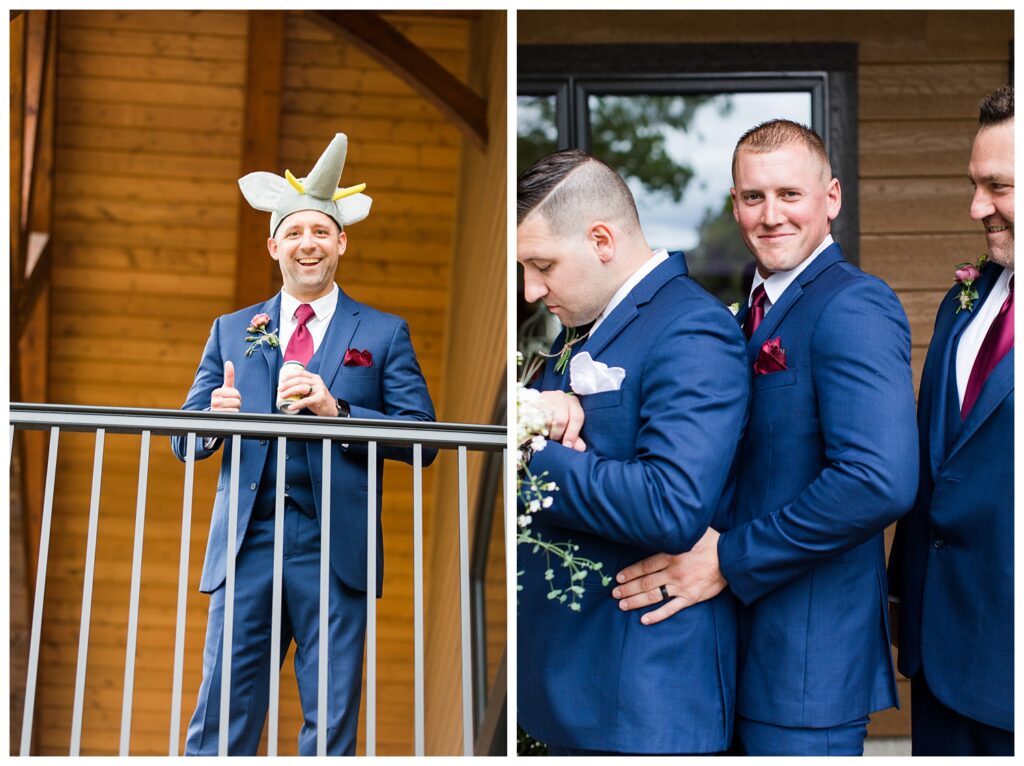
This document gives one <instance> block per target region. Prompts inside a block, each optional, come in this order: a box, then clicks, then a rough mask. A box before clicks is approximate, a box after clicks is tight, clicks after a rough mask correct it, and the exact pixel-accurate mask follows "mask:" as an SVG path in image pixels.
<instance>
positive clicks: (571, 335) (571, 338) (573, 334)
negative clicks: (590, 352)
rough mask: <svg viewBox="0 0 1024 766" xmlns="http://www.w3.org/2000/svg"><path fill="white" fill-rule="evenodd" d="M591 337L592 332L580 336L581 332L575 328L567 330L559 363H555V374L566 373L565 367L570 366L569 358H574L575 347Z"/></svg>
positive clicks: (559, 355) (588, 331)
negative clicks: (573, 350)
mask: <svg viewBox="0 0 1024 766" xmlns="http://www.w3.org/2000/svg"><path fill="white" fill-rule="evenodd" d="M589 336H590V330H587V331H586V332H585V333H583V334H582V335H580V333H579V330H577V329H576V328H575V327H566V328H565V342H564V343H563V344H562V350H561V351H560V352H559V353H558V361H556V362H555V372H557V373H558V374H559V375H561V374H562V373H564V372H565V367H566V365H568V364H569V357H570V356H572V349H573V346H577V345H579V344H580V343H582V342H583V341H585V340H586V339H587V338H588V337H589Z"/></svg>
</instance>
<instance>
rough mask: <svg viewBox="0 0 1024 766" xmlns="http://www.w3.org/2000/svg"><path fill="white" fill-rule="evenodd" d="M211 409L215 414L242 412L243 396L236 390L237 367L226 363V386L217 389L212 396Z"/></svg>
mask: <svg viewBox="0 0 1024 766" xmlns="http://www.w3.org/2000/svg"><path fill="white" fill-rule="evenodd" d="M210 409H211V410H213V411H214V412H241V410H242V395H241V394H240V393H239V392H238V389H237V388H235V365H234V364H233V363H232V362H230V361H228V362H224V385H223V386H222V387H221V388H215V389H214V390H213V394H212V395H211V396H210Z"/></svg>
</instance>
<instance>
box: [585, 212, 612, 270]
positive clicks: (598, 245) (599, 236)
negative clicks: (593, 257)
mask: <svg viewBox="0 0 1024 766" xmlns="http://www.w3.org/2000/svg"><path fill="white" fill-rule="evenodd" d="M587 244H589V245H590V246H591V247H592V248H594V252H596V253H597V257H598V258H600V259H601V262H602V263H608V261H610V260H611V259H612V257H613V256H614V255H615V232H614V231H613V230H612V227H611V226H610V225H608V224H607V223H605V222H604V221H594V223H592V224H591V225H590V228H589V229H588V230H587Z"/></svg>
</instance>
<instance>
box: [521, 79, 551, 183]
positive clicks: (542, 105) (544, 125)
mask: <svg viewBox="0 0 1024 766" xmlns="http://www.w3.org/2000/svg"><path fill="white" fill-rule="evenodd" d="M557 106H558V101H557V98H556V97H555V96H554V94H552V95H549V96H519V97H518V103H517V108H516V132H517V142H516V144H517V146H516V168H517V169H516V175H519V174H520V173H522V172H523V171H524V170H526V169H527V168H528V167H530V165H532V164H533V163H535V162H536V161H537V160H539V159H540V158H541V157H544V156H546V155H548V154H551V153H552V152H554V151H557V150H558V123H557V121H556V117H555V110H556V108H557Z"/></svg>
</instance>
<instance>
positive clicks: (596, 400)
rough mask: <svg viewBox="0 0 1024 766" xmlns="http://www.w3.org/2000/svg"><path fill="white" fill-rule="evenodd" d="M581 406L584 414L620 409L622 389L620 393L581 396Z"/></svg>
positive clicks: (609, 392)
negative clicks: (613, 408) (612, 408)
mask: <svg viewBox="0 0 1024 766" xmlns="http://www.w3.org/2000/svg"><path fill="white" fill-rule="evenodd" d="M579 399H580V405H581V406H582V407H583V411H584V412H592V411H594V410H603V409H605V408H607V407H618V406H619V405H620V404H622V389H619V390H618V391H603V392H602V393H600V394H588V395H587V396H581V397H579Z"/></svg>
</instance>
